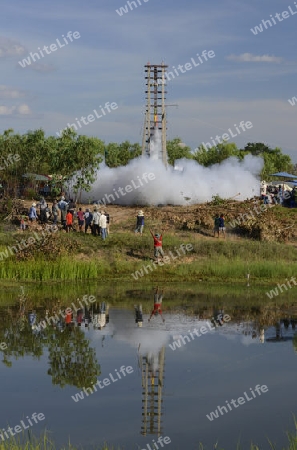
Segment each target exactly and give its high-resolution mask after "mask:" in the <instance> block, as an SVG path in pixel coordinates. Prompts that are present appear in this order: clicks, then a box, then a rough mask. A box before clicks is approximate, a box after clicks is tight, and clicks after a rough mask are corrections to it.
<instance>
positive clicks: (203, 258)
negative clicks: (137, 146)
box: [0, 232, 297, 283]
mask: <svg viewBox="0 0 297 450" xmlns="http://www.w3.org/2000/svg"><path fill="white" fill-rule="evenodd" d="M0 237H1V234H0ZM2 237H3V236H2ZM1 239H2V238H1ZM1 239H0V241H1ZM63 239H64V237H63V235H61V236H59V238H58V240H57V243H58V244H59V242H60V241H61V242H62V243H63ZM65 239H66V238H65ZM71 240H73V241H72V243H73V244H74V246H75V249H76V248H77V251H76V252H74V254H61V255H59V256H58V257H57V258H55V259H53V260H49V258H48V257H47V255H46V254H42V252H40V254H38V255H37V257H35V259H33V258H31V259H28V260H24V261H16V259H15V257H14V255H13V256H11V257H10V258H7V259H6V260H5V261H0V279H1V280H11V281H40V282H44V281H49V280H55V281H83V280H104V281H106V280H121V281H127V282H129V281H130V282H133V281H134V278H133V277H132V273H134V272H135V271H139V270H141V269H142V268H143V266H147V265H148V264H151V258H152V257H153V243H152V238H151V237H150V236H148V235H146V236H143V237H142V238H141V237H139V236H137V237H136V236H134V234H133V233H128V234H124V233H118V232H115V233H114V234H112V235H110V236H109V237H108V239H107V240H106V241H104V242H103V241H101V239H99V238H94V237H93V236H89V235H85V234H80V233H76V234H73V235H71V234H69V235H67V242H68V241H69V243H71ZM188 243H191V244H192V246H193V251H192V252H186V254H185V255H182V256H180V257H178V258H177V259H176V260H173V259H171V261H170V264H165V265H164V266H158V267H157V268H154V270H152V271H148V273H146V272H144V276H143V277H140V278H139V281H140V280H141V281H142V282H144V281H147V282H149V281H154V282H166V281H167V282H173V281H179V282H180V281H182V282H187V281H192V282H195V281H197V280H204V281H216V282H222V281H233V282H234V281H238V282H245V280H246V276H247V274H248V273H249V274H250V277H251V279H254V280H257V282H262V283H271V282H276V283H277V282H278V281H283V280H285V279H286V278H287V277H288V278H290V277H292V276H294V275H295V274H296V272H297V270H296V269H297V249H296V248H295V246H293V245H285V244H277V243H270V242H256V241H251V240H247V239H241V240H239V241H228V240H222V239H220V240H219V239H213V240H212V239H199V238H197V236H196V235H195V234H193V233H190V232H189V233H187V234H182V233H180V234H170V233H168V234H166V235H164V246H163V248H164V251H165V253H167V254H168V252H169V251H171V252H172V253H173V254H174V253H175V252H176V249H177V248H179V247H180V245H181V244H188ZM64 245H65V241H64ZM1 247H3V244H2V246H1ZM175 255H176V253H175Z"/></svg>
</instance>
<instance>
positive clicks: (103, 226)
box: [99, 211, 106, 240]
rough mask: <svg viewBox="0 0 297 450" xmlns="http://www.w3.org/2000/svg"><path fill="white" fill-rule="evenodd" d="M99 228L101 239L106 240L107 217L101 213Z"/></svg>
mask: <svg viewBox="0 0 297 450" xmlns="http://www.w3.org/2000/svg"><path fill="white" fill-rule="evenodd" d="M99 226H100V228H101V237H102V239H103V240H105V239H106V215H105V214H104V212H103V211H101V216H100V219H99Z"/></svg>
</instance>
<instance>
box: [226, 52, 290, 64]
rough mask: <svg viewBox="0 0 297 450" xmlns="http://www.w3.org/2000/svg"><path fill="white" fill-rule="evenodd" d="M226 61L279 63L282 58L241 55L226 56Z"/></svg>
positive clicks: (249, 54)
mask: <svg viewBox="0 0 297 450" xmlns="http://www.w3.org/2000/svg"><path fill="white" fill-rule="evenodd" d="M226 59H228V60H229V61H240V62H268V63H277V64H279V63H281V62H282V61H283V58H280V57H277V56H269V55H262V56H257V55H252V54H251V53H242V54H241V55H230V56H227V57H226Z"/></svg>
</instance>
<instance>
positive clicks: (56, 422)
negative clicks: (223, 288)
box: [0, 289, 297, 450]
mask: <svg viewBox="0 0 297 450" xmlns="http://www.w3.org/2000/svg"><path fill="white" fill-rule="evenodd" d="M92 293H93V292H92ZM158 295H159V297H158V298H157V297H154V291H153V290H151V291H149V290H146V291H145V292H141V291H139V290H138V291H133V289H132V290H130V291H129V295H128V297H127V298H126V299H125V302H124V305H122V306H121V301H120V299H119V298H118V296H117V298H113V296H112V289H111V290H110V291H109V294H108V296H105V297H104V298H103V297H102V296H101V301H100V302H97V300H95V302H94V301H93V302H92V303H88V307H87V308H85V307H84V306H85V305H86V303H87V302H88V300H86V301H85V303H82V305H79V304H78V303H75V302H78V300H74V303H75V305H74V306H77V308H78V312H75V313H74V314H73V317H72V316H71V314H70V313H69V311H68V315H67V313H65V312H64V310H65V308H67V307H70V306H71V302H72V301H73V299H72V300H71V301H69V303H68V304H67V301H65V300H63V301H62V302H61V301H59V300H57V299H54V298H52V297H51V295H46V294H44V299H42V298H39V299H38V301H37V302H36V301H35V302H34V300H32V299H30V298H29V297H30V296H29V297H27V296H26V294H25V293H24V292H23V293H22V294H21V295H19V296H17V297H16V298H15V300H14V301H12V300H11V305H8V306H5V307H2V308H1V309H0V348H1V344H3V343H5V344H3V347H5V346H7V348H5V349H4V350H1V360H2V362H1V363H0V377H1V411H0V428H1V429H2V430H3V432H4V430H6V435H5V434H3V436H4V438H5V439H8V438H9V436H10V434H9V432H8V431H7V429H8V427H9V426H10V427H11V428H12V429H13V428H14V427H15V426H16V425H20V424H21V425H22V424H24V425H25V426H26V427H28V429H29V430H30V431H32V432H33V433H34V434H36V435H39V434H40V433H41V432H42V431H43V430H44V429H45V428H46V429H47V430H50V437H51V438H52V439H54V440H55V442H56V444H57V445H58V446H60V445H63V444H67V442H68V441H69V439H70V441H71V443H72V444H73V445H76V446H79V445H81V446H83V447H84V449H91V448H94V447H96V448H98V447H100V446H101V445H103V444H104V442H107V443H109V444H110V445H114V446H115V448H117V447H118V446H121V448H124V449H129V450H134V449H146V450H153V449H161V448H164V449H168V450H180V449H187V450H192V449H193V450H196V449H198V448H199V442H202V443H203V444H204V446H205V448H206V449H212V448H214V444H215V443H216V442H219V448H224V449H228V450H233V449H235V448H236V444H237V443H238V442H239V441H240V442H241V445H242V448H243V449H248V448H249V444H250V443H251V442H253V443H257V444H259V445H262V446H263V447H261V448H264V449H266V448H267V449H268V448H270V447H269V445H268V443H267V438H269V439H270V440H271V441H272V442H274V443H276V444H277V446H278V447H277V448H282V446H284V445H286V443H287V440H286V432H287V431H291V432H293V431H294V424H293V415H294V414H296V398H297V353H296V350H297V339H296V338H294V335H295V333H296V335H297V329H295V324H296V323H297V308H295V307H294V305H292V304H291V305H290V307H289V306H288V305H286V306H283V307H278V308H276V307H275V308H274V307H270V306H265V307H263V306H258V307H250V308H249V307H247V306H244V307H243V306H242V304H241V306H237V305H236V302H234V301H233V302H230V301H228V299H226V300H225V301H224V302H223V303H224V304H223V303H222V302H220V306H218V304H217V302H214V301H213V302H212V301H211V300H208V301H207V302H205V301H204V302H202V303H201V296H199V295H198V294H197V297H195V295H193V294H192V295H191V297H187V294H186V292H185V295H184V296H183V300H182V301H181V302H180V304H178V303H177V301H176V300H175V301H174V307H173V306H172V304H171V303H172V298H171V296H170V295H168V294H166V291H165V294H164V295H163V298H161V293H160V291H159V293H158ZM79 298H80V300H81V301H82V296H81V297H79ZM87 298H88V297H87ZM94 298H95V296H94ZM161 300H162V303H161V312H162V314H161V315H160V314H158V315H153V316H152V317H151V320H150V321H149V320H148V319H149V318H150V314H151V313H152V310H153V309H154V302H157V304H159V303H160V301H161ZM266 303H267V302H266ZM140 304H141V305H142V306H141V308H139V306H138V305H140ZM134 305H136V306H137V311H135V308H134ZM81 306H83V308H81ZM155 308H156V309H159V312H160V308H159V306H156V307H155ZM73 309H74V308H73ZM60 310H61V313H60ZM54 314H56V323H55V324H53V320H51V319H50V317H53V315H54ZM63 316H64V317H63ZM163 319H164V321H163ZM43 320H45V322H44V327H42V326H41V327H40V329H39V326H40V323H41V322H42V321H43ZM66 322H68V323H66ZM140 325H142V326H140ZM263 386H266V387H263ZM240 398H241V400H239V399H240ZM232 400H233V403H232ZM35 412H36V413H37V414H38V413H42V414H43V415H44V417H45V418H44V419H43V420H42V421H41V420H35V421H34V420H33V419H32V414H33V413H35ZM211 413H213V414H211ZM35 417H36V416H35ZM40 417H42V416H40ZM21 421H23V422H21ZM29 421H31V422H29ZM31 423H32V426H31V425H30V424H31ZM22 426H23V425H22ZM25 426H24V427H23V428H25ZM26 432H27V428H26ZM7 437H8V438H7ZM0 442H1V439H0ZM155 444H156V445H155ZM154 445H155V446H154Z"/></svg>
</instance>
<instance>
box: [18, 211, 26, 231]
mask: <svg viewBox="0 0 297 450" xmlns="http://www.w3.org/2000/svg"><path fill="white" fill-rule="evenodd" d="M26 219H27V217H26V216H24V215H21V218H20V229H21V230H22V231H25V229H26V222H25V220H26Z"/></svg>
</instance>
